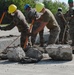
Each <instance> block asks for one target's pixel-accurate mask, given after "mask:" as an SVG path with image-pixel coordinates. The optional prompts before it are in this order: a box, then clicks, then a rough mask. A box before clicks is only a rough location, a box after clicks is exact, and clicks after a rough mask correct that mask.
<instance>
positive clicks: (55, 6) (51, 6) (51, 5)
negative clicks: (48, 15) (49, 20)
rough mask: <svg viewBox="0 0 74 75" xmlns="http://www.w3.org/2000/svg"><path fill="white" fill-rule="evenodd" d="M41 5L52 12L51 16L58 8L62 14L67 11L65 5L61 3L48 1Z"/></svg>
mask: <svg viewBox="0 0 74 75" xmlns="http://www.w3.org/2000/svg"><path fill="white" fill-rule="evenodd" d="M43 3H44V4H45V7H46V8H48V9H50V10H51V11H52V13H53V14H55V13H56V12H57V9H58V7H62V9H63V12H64V13H65V12H66V11H67V8H68V6H67V5H66V4H65V3H61V2H57V1H55V2H52V0H49V1H45V0H44V2H43Z"/></svg>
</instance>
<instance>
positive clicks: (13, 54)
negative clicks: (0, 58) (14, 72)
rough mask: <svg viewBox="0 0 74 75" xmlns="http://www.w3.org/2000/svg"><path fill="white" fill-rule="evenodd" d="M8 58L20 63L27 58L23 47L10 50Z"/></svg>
mask: <svg viewBox="0 0 74 75" xmlns="http://www.w3.org/2000/svg"><path fill="white" fill-rule="evenodd" d="M7 57H8V59H9V61H20V60H21V59H23V58H24V57H25V52H24V51H23V50H22V48H21V47H15V48H8V52H7Z"/></svg>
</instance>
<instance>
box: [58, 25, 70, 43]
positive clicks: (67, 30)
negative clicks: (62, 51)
mask: <svg viewBox="0 0 74 75" xmlns="http://www.w3.org/2000/svg"><path fill="white" fill-rule="evenodd" d="M60 28H61V31H60V34H59V43H64V44H67V43H68V37H69V26H66V28H65V25H62V26H60ZM65 29H66V30H65ZM64 31H65V35H64V40H62V39H63V34H64Z"/></svg>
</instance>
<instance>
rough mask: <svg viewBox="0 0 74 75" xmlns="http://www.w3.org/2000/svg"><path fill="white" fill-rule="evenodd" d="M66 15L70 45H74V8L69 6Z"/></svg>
mask: <svg viewBox="0 0 74 75" xmlns="http://www.w3.org/2000/svg"><path fill="white" fill-rule="evenodd" d="M66 16H67V17H66V18H67V20H68V21H69V26H70V30H69V32H70V37H71V39H72V44H71V45H72V46H74V10H72V9H71V8H70V9H69V11H67V13H66Z"/></svg>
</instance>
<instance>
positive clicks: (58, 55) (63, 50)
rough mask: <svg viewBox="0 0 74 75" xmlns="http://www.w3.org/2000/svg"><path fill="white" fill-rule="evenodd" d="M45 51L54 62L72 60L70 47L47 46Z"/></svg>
mask: <svg viewBox="0 0 74 75" xmlns="http://www.w3.org/2000/svg"><path fill="white" fill-rule="evenodd" d="M46 51H47V53H48V55H49V56H50V57H51V58H52V59H54V60H72V48H71V46H70V45H55V44H54V45H48V46H47V47H46Z"/></svg>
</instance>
